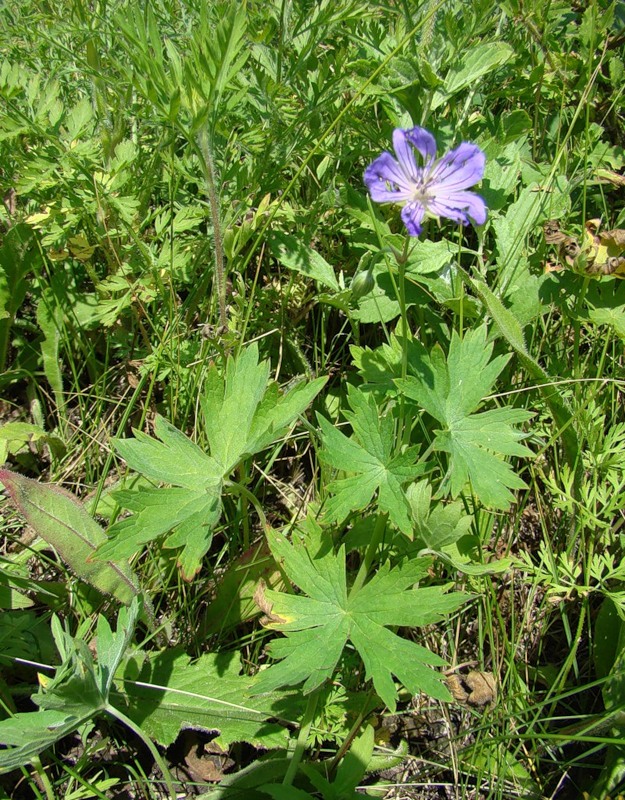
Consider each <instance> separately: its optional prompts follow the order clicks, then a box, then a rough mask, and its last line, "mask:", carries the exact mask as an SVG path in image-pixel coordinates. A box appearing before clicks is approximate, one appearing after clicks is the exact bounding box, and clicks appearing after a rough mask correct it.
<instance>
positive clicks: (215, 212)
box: [198, 128, 228, 331]
mask: <svg viewBox="0 0 625 800" xmlns="http://www.w3.org/2000/svg"><path fill="white" fill-rule="evenodd" d="M198 146H199V149H200V154H201V156H202V157H201V159H200V161H201V162H202V171H203V172H204V179H205V180H206V195H207V197H208V203H209V206H210V211H211V219H212V223H213V234H214V237H215V286H216V290H217V302H218V305H219V326H220V328H222V330H224V331H225V330H227V328H228V317H227V315H226V267H225V262H224V246H223V236H222V231H221V217H220V213H219V197H218V194H217V187H216V182H215V162H214V161H213V154H212V153H211V148H210V144H209V141H208V133H207V131H206V128H203V129H202V130H201V131H200V133H199V135H198Z"/></svg>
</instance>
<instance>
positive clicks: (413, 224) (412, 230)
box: [401, 202, 425, 236]
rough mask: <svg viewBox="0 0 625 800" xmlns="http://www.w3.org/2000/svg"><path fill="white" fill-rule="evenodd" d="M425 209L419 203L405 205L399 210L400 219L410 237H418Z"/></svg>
mask: <svg viewBox="0 0 625 800" xmlns="http://www.w3.org/2000/svg"><path fill="white" fill-rule="evenodd" d="M424 216H425V208H424V206H423V205H422V204H421V203H416V202H413V203H406V205H405V206H404V207H403V208H402V210H401V218H402V221H403V223H404V225H405V226H406V230H407V231H408V233H409V234H410V235H411V236H418V235H419V234H420V233H421V231H422V225H421V223H422V222H423V217H424Z"/></svg>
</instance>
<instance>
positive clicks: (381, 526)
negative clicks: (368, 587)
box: [350, 513, 388, 595]
mask: <svg viewBox="0 0 625 800" xmlns="http://www.w3.org/2000/svg"><path fill="white" fill-rule="evenodd" d="M387 519H388V514H386V513H384V514H378V519H377V521H376V523H375V528H374V529H373V533H372V534H371V541H370V542H369V544H368V545H367V550H366V551H365V557H364V558H363V560H362V564H361V565H360V569H359V570H358V574H357V575H356V580H355V581H354V583H353V585H352V588H351V590H350V595H353V594H356V592H358V591H360V589H362V587H363V585H364V582H365V580H366V579H367V575H368V574H369V571H370V570H371V565H372V564H373V560H374V559H375V557H376V554H377V552H378V548H379V546H380V542H381V541H382V539H383V537H384V532H385V531H386V521H387Z"/></svg>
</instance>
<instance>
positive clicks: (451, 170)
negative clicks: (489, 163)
mask: <svg viewBox="0 0 625 800" xmlns="http://www.w3.org/2000/svg"><path fill="white" fill-rule="evenodd" d="M485 163H486V156H485V155H484V153H483V152H482V151H481V150H480V148H479V147H478V146H477V145H474V144H468V143H467V142H463V143H462V144H461V145H459V146H458V147H457V148H456V149H455V150H451V151H450V152H449V153H446V155H444V156H443V158H441V159H440V161H438V162H437V163H436V164H435V165H434V168H433V169H432V171H431V172H430V174H429V175H428V185H429V186H430V187H432V189H433V190H434V192H436V191H437V190H438V189H439V188H440V189H443V190H453V189H468V188H469V186H473V185H474V184H476V183H478V181H481V180H482V176H483V175H484V165H485Z"/></svg>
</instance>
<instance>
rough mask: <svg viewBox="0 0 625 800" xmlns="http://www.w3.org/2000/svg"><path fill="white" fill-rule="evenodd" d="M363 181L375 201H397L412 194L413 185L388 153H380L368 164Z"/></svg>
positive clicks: (407, 198)
mask: <svg viewBox="0 0 625 800" xmlns="http://www.w3.org/2000/svg"><path fill="white" fill-rule="evenodd" d="M364 181H365V184H366V186H367V189H369V194H370V195H371V199H372V200H373V201H375V202H376V203H398V202H402V201H404V200H409V199H410V198H411V197H412V196H413V194H414V186H412V184H411V183H409V181H408V179H407V177H406V175H405V174H404V172H403V170H402V169H401V167H400V166H399V164H398V163H397V161H395V159H394V158H393V156H392V155H391V154H390V153H382V155H381V156H378V158H376V159H375V161H374V162H373V163H371V164H369V166H368V167H367V169H366V170H365V175H364ZM388 184H390V187H389V185H388Z"/></svg>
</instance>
